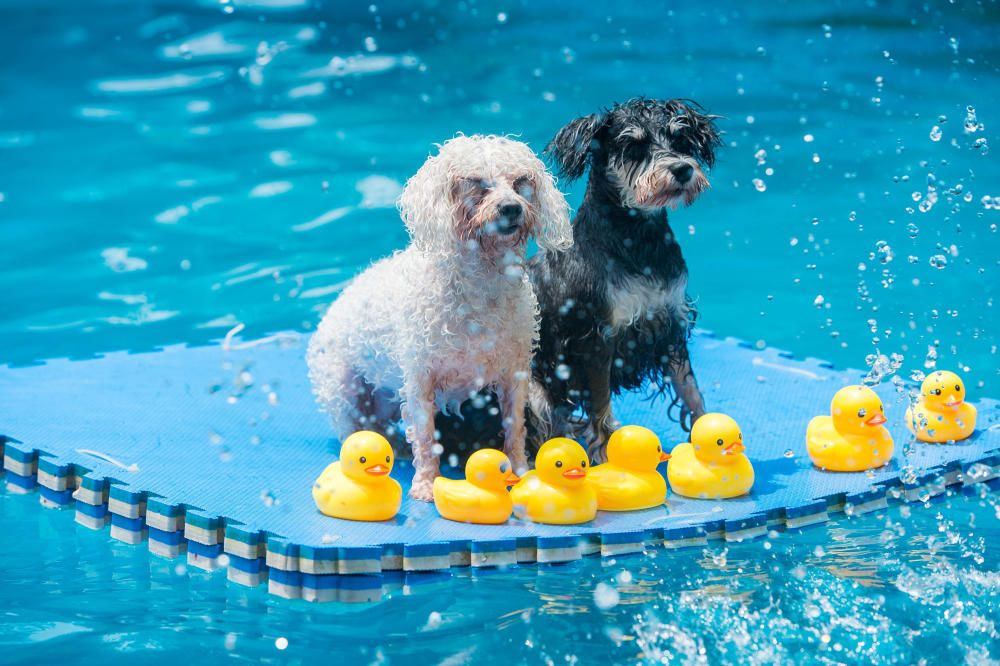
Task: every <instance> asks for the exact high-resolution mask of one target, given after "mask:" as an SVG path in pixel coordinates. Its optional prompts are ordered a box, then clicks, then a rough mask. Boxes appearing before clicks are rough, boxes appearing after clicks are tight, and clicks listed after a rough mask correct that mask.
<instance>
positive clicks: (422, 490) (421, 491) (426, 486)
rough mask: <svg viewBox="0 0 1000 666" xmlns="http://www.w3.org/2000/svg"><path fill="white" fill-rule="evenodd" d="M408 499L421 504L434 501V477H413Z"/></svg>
mask: <svg viewBox="0 0 1000 666" xmlns="http://www.w3.org/2000/svg"><path fill="white" fill-rule="evenodd" d="M410 497H411V498H412V499H415V500H419V501H421V502H433V501H434V477H433V476H431V477H430V478H428V477H427V476H426V475H424V476H415V477H413V485H412V486H410Z"/></svg>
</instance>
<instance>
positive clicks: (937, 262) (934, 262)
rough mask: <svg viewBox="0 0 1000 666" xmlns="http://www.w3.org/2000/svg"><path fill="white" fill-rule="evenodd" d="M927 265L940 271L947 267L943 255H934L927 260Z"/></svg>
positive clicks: (946, 259) (946, 260) (945, 258)
mask: <svg viewBox="0 0 1000 666" xmlns="http://www.w3.org/2000/svg"><path fill="white" fill-rule="evenodd" d="M928 263H930V265H931V266H932V267H934V268H936V269H938V270H941V269H943V268H944V267H945V266H947V265H948V258H947V257H945V256H944V255H943V254H935V255H934V256H933V257H931V258H930V259H929V260H928Z"/></svg>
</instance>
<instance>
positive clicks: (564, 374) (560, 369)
mask: <svg viewBox="0 0 1000 666" xmlns="http://www.w3.org/2000/svg"><path fill="white" fill-rule="evenodd" d="M572 372H573V371H572V370H570V367H569V366H568V365H566V364H565V363H560V364H559V365H557V366H556V377H558V378H559V379H561V380H563V381H566V380H567V379H569V377H570V375H571V374H572Z"/></svg>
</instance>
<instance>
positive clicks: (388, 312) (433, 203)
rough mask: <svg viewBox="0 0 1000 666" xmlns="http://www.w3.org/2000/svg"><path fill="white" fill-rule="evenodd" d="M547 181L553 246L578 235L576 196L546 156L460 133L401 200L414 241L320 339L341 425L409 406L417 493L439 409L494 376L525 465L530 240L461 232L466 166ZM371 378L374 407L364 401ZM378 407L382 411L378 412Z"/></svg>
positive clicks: (514, 456) (540, 194) (386, 263)
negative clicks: (489, 250)
mask: <svg viewBox="0 0 1000 666" xmlns="http://www.w3.org/2000/svg"><path fill="white" fill-rule="evenodd" d="M522 173H528V174H530V175H531V177H532V180H533V181H534V183H535V188H534V193H533V197H534V198H533V202H534V204H535V205H536V206H537V213H538V215H537V225H536V228H535V230H534V231H535V238H536V240H537V242H538V245H539V247H540V248H541V250H543V251H544V250H559V249H564V248H567V247H569V246H570V245H571V244H572V231H571V228H570V224H569V216H568V205H567V203H566V200H565V198H564V197H563V195H562V194H561V193H560V192H559V191H558V190H557V189H556V187H555V182H554V181H553V178H552V176H551V175H550V174H549V173H548V172H547V171H546V170H545V167H544V165H543V164H542V162H541V161H540V160H539V159H538V158H537V157H536V156H535V154H534V153H532V151H531V150H530V149H529V148H528V147H527V146H526V145H525V144H523V143H520V142H518V141H514V140H512V139H508V138H505V137H497V136H468V137H466V136H459V137H456V138H454V139H451V140H450V141H447V142H445V143H444V144H442V145H441V146H440V150H439V152H438V154H437V155H436V156H431V157H429V158H428V159H427V161H426V162H425V163H424V165H423V166H422V167H421V168H420V170H419V171H418V172H417V173H416V174H415V175H414V176H413V177H412V178H411V179H410V180H409V182H407V184H406V187H405V188H404V190H403V193H402V195H401V196H400V200H399V209H400V213H401V215H402V218H403V221H404V222H405V223H406V227H407V230H408V231H409V233H410V236H411V239H412V243H411V244H410V246H409V247H407V248H406V249H404V250H401V251H397V252H396V253H395V254H393V255H392V256H390V257H388V258H385V259H382V260H381V261H379V262H377V263H375V264H374V265H373V266H371V267H370V268H369V269H368V270H366V271H365V272H364V273H362V274H361V275H359V276H358V277H357V278H356V279H355V280H354V281H353V282H352V283H351V284H350V286H348V287H347V288H346V289H345V290H344V291H343V293H342V294H341V295H340V297H339V298H338V299H337V300H336V301H335V302H334V303H333V304H332V305H331V306H330V308H329V310H328V311H327V313H326V315H325V316H324V317H323V320H322V322H321V323H320V325H319V328H318V329H317V331H316V334H315V335H314V336H313V337H312V339H311V341H310V344H309V351H308V354H307V360H308V363H309V374H310V378H311V380H312V383H313V389H314V391H315V393H316V396H317V399H318V401H319V403H320V404H321V405H322V407H323V408H324V409H325V410H326V411H327V412H328V413H329V415H330V420H331V422H332V424H333V429H334V434H335V436H336V437H338V438H340V439H343V438H344V437H346V436H347V435H348V434H350V433H351V432H353V431H354V430H356V429H358V428H360V427H369V428H372V429H379V428H388V427H389V426H390V424H391V423H392V422H393V421H394V420H395V419H396V418H398V417H399V416H401V417H402V419H403V421H404V423H405V429H406V430H405V433H406V439H407V441H408V443H409V444H410V446H411V447H412V449H413V456H414V466H415V468H416V470H415V471H416V474H415V477H414V482H413V486H412V488H411V492H410V494H411V496H413V497H416V498H418V499H424V500H430V499H431V496H432V491H431V487H432V483H433V480H434V478H435V477H436V476H437V474H438V464H439V461H438V454H436V453H435V452H434V445H435V431H434V415H435V412H436V411H437V409H439V408H441V407H446V406H448V405H453V406H457V404H458V403H460V402H462V401H463V400H465V399H467V398H469V397H470V396H471V395H474V394H475V393H476V392H477V391H479V390H480V389H482V388H484V387H493V388H495V389H496V391H497V395H498V397H499V399H500V408H501V410H502V416H503V420H504V430H505V440H504V450H505V452H506V453H507V455H508V456H509V457H510V458H511V461H512V462H513V463H514V466H515V468H525V467H526V465H527V459H526V456H525V453H524V436H525V429H524V403H525V400H526V397H527V386H528V377H529V363H530V360H531V355H532V351H533V348H534V345H535V344H536V342H537V337H538V304H537V301H536V299H535V295H534V292H533V291H532V288H531V284H530V283H529V281H528V278H527V274H526V270H525V267H524V265H523V264H524V247H523V243H522V245H521V246H518V247H514V248H509V247H508V248H500V250H499V252H500V253H501V256H499V257H498V256H490V255H488V254H486V252H485V250H484V249H483V248H482V247H480V245H479V244H478V243H477V242H475V241H470V240H465V241H463V240H462V239H461V238H460V237H459V230H458V228H457V226H458V223H457V221H456V218H457V210H456V203H455V201H454V197H453V196H452V188H453V186H454V182H455V179H456V178H459V177H463V178H466V177H474V178H483V179H487V180H490V181H495V182H498V183H503V182H507V181H509V180H510V179H512V178H513V177H515V175H516V174H522ZM360 378H363V380H364V382H366V383H367V384H368V385H370V387H372V388H374V389H375V391H374V401H375V405H374V408H372V409H368V410H364V411H367V414H361V413H359V409H358V402H359V399H361V400H364V399H366V397H367V396H368V395H369V393H370V391H368V390H363V389H362V388H361V384H360V383H359V381H358V380H359V379H360ZM368 417H372V418H368Z"/></svg>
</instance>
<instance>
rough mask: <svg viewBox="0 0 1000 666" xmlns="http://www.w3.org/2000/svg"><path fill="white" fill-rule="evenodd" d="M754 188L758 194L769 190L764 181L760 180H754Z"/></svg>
mask: <svg viewBox="0 0 1000 666" xmlns="http://www.w3.org/2000/svg"><path fill="white" fill-rule="evenodd" d="M753 186H754V187H755V188H756V189H757V191H758V192H763V191H764V190H766V189H767V185H765V184H764V181H763V180H761V179H760V178H754V179H753Z"/></svg>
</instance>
